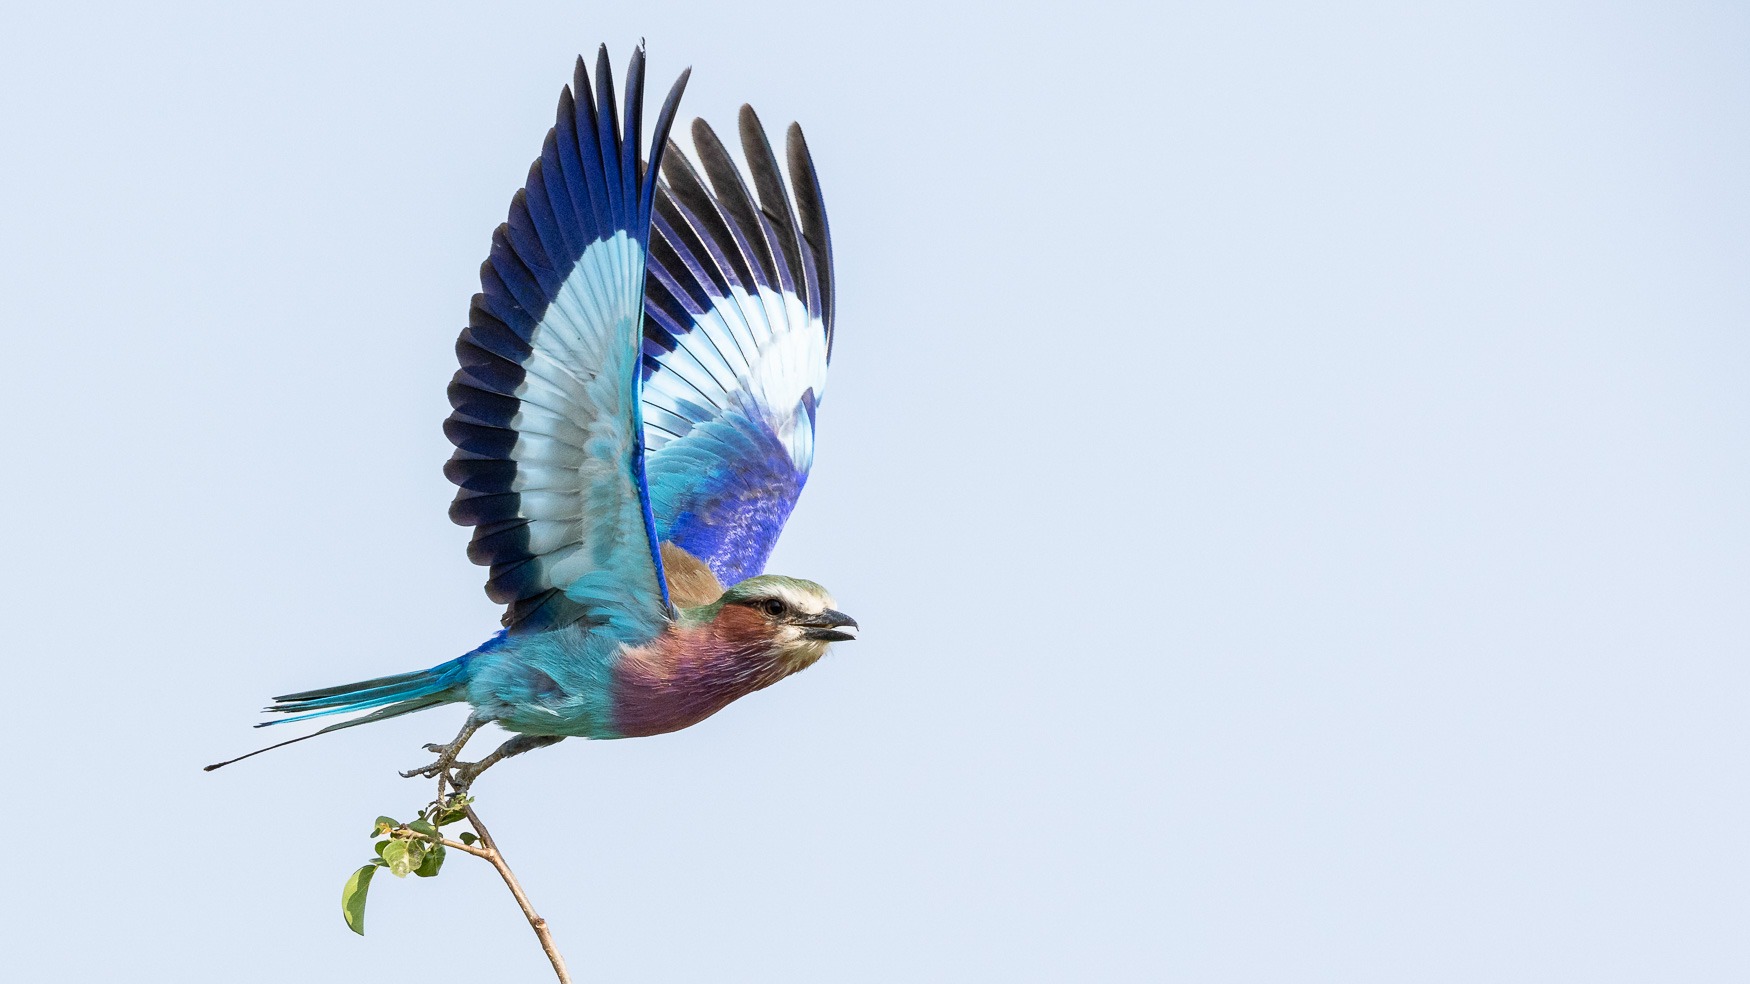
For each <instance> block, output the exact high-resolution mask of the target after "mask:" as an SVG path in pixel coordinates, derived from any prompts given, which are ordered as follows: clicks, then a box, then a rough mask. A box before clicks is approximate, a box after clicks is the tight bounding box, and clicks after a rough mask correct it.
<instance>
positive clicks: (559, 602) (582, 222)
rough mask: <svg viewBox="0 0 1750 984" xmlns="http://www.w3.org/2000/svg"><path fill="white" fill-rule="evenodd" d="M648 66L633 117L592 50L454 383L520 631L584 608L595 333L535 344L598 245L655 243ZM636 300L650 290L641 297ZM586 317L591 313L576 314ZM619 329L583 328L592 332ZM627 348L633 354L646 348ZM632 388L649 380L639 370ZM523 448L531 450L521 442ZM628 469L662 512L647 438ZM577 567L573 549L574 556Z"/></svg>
mask: <svg viewBox="0 0 1750 984" xmlns="http://www.w3.org/2000/svg"><path fill="white" fill-rule="evenodd" d="M644 71H645V65H644V53H643V50H642V49H638V50H636V51H634V52H633V55H632V59H631V63H630V65H629V66H628V70H627V80H626V94H625V126H624V127H622V126H621V125H620V118H619V105H620V104H619V102H618V100H617V99H616V97H615V92H614V82H613V76H612V70H611V66H610V64H609V62H608V55H607V49H606V47H605V46H603V47H602V48H601V49H600V51H599V52H598V54H597V58H596V70H595V74H594V78H593V79H592V78H591V77H590V74H589V72H588V71H587V69H586V68H585V63H584V60H583V59H582V58H579V59H578V60H577V64H576V67H575V69H574V71H573V76H572V85H571V86H569V87H567V88H566V89H565V90H564V91H563V92H561V94H560V97H559V103H558V112H557V116H556V119H555V122H554V125H553V128H552V129H551V130H549V131H548V133H547V135H546V138H545V139H544V140H543V141H542V144H541V153H540V156H539V157H538V158H536V160H535V161H534V162H533V164H532V165H531V166H530V168H529V172H528V177H527V179H526V181H525V183H524V186H523V188H522V189H520V190H518V191H517V192H516V194H515V195H514V196H513V198H512V200H511V204H510V208H509V211H508V215H507V218H506V221H505V222H504V223H503V224H502V225H500V226H499V227H498V229H497V230H495V231H494V233H493V235H492V246H491V250H490V252H489V255H488V257H487V260H486V262H485V263H484V264H482V266H481V270H480V282H481V292H480V293H479V294H477V295H475V297H474V300H473V303H472V304H471V305H470V310H469V317H468V326H467V327H466V328H465V329H464V330H463V331H462V333H461V336H460V337H459V338H458V339H457V342H456V356H457V361H458V363H459V364H460V369H459V370H458V371H457V372H456V374H455V377H454V378H453V379H452V380H451V382H450V387H449V397H450V405H451V407H452V409H453V412H452V414H451V415H450V418H449V420H447V421H446V422H445V425H444V432H445V433H446V434H447V435H448V436H449V438H450V440H451V442H452V443H453V444H454V445H455V446H456V452H455V454H454V455H453V456H452V457H451V459H450V461H449V463H448V465H446V467H445V469H444V471H445V474H446V475H447V476H448V477H449V478H450V480H451V481H453V482H455V483H456V485H457V486H458V490H457V494H456V498H455V501H454V502H453V503H452V505H451V508H450V515H451V518H452V519H454V520H455V521H456V522H457V523H461V524H464V525H471V526H474V527H475V533H474V538H473V541H472V542H471V543H470V546H469V557H470V558H471V559H472V560H474V561H475V562H476V563H480V564H484V565H488V566H489V567H490V568H491V571H490V575H489V577H488V580H487V594H488V595H489V596H491V597H492V598H493V599H494V600H497V601H500V602H502V603H504V604H506V605H508V606H509V608H508V610H507V612H506V613H505V624H506V625H507V626H509V627H511V628H512V629H513V630H515V631H519V632H521V631H538V630H542V629H548V628H555V627H558V626H561V625H565V624H568V623H569V622H571V621H575V620H576V619H578V618H580V617H582V616H583V615H584V613H585V609H584V608H583V607H581V606H580V605H578V604H576V603H574V602H572V601H570V600H569V599H567V598H566V597H565V596H564V589H565V588H566V584H562V583H555V581H554V577H553V575H554V566H555V565H557V564H559V563H560V562H561V561H562V560H564V559H565V558H567V557H572V556H576V552H577V551H578V550H579V549H588V547H587V545H585V544H582V543H581V542H575V541H570V542H568V541H567V539H566V538H565V537H563V536H560V535H559V534H558V533H556V531H557V530H559V529H562V528H564V527H565V526H566V523H567V522H568V521H570V520H573V519H576V518H578V517H580V516H581V515H582V514H583V513H584V511H585V508H584V506H583V498H584V495H585V490H583V489H582V488H581V487H580V482H581V481H582V479H581V477H580V472H579V468H580V467H581V465H582V464H583V463H584V462H585V461H586V460H587V459H588V458H589V457H590V455H592V454H593V453H595V452H592V451H591V445H590V441H589V439H588V437H587V435H586V430H585V427H584V426H583V424H584V421H582V420H580V419H578V418H577V414H578V413H579V412H580V409H581V410H587V409H588V408H580V405H579V404H578V403H577V401H578V400H580V399H583V398H584V397H583V396H582V391H581V390H580V389H579V387H580V386H582V385H583V380H584V379H586V378H587V376H585V375H583V374H584V373H585V372H587V371H590V370H587V369H586V367H583V366H575V365H567V364H566V360H567V359H569V358H572V357H573V356H572V355H571V353H572V352H574V351H575V350H576V348H577V346H578V345H581V344H583V342H582V340H581V339H578V340H571V339H568V338H567V337H564V336H562V335H561V336H553V335H546V336H543V337H545V338H546V339H547V341H545V342H542V343H541V345H544V346H545V347H546V349H547V350H546V351H545V352H542V351H536V348H537V345H536V332H537V328H538V326H540V325H542V324H543V319H544V318H545V317H546V316H547V313H548V309H549V306H550V305H551V304H552V303H553V302H554V300H555V299H556V298H557V297H558V296H559V295H560V293H561V291H562V289H563V288H564V285H565V283H566V281H567V278H569V277H571V275H572V273H573V271H574V270H575V269H576V268H577V264H578V262H579V260H580V259H581V258H582V257H583V256H584V254H585V252H586V251H587V250H589V249H590V248H591V247H592V246H593V245H594V244H596V243H600V242H602V241H604V240H609V239H611V238H612V237H613V236H614V235H615V234H616V233H619V232H623V233H625V234H627V235H628V236H629V237H630V238H631V239H632V240H633V241H634V242H635V243H638V244H643V243H646V242H647V241H648V236H649V214H650V208H649V204H648V203H649V202H650V201H651V200H652V199H653V197H654V195H655V177H656V173H655V172H654V171H652V170H651V169H649V168H647V167H645V166H644V164H643V162H642V161H641V160H640V141H641V134H640V132H639V130H640V126H641V123H642V112H643V88H644ZM686 79H687V75H686V74H683V75H682V76H681V77H680V79H679V80H677V81H676V83H675V85H674V87H673V88H672V89H671V90H670V92H669V94H668V97H667V99H666V100H665V101H664V103H663V106H662V108H661V111H660V112H659V114H658V117H657V124H656V130H655V132H654V135H653V139H652V142H651V145H650V155H651V158H652V159H653V160H654V161H657V162H658V164H657V166H658V167H660V160H661V154H662V151H663V148H665V147H666V146H667V144H668V130H669V128H670V127H671V126H672V124H673V121H674V114H675V111H676V108H677V106H678V103H679V100H680V94H681V91H682V89H683V88H684V85H685V83H686ZM607 255H609V256H612V257H618V255H619V254H617V253H610V254H607ZM592 262H593V261H592ZM631 262H635V261H634V260H628V259H624V258H618V259H613V260H612V265H613V266H614V269H612V270H609V271H604V272H599V273H597V274H595V275H592V276H591V277H589V279H588V282H587V283H585V284H583V286H582V288H581V289H582V291H583V296H584V297H585V298H586V299H587V300H586V301H585V303H586V304H593V305H595V306H597V307H598V308H601V309H602V310H604V311H612V310H614V309H615V303H616V302H615V299H614V298H613V297H604V296H602V291H604V290H605V291H608V292H609V293H610V294H611V293H613V291H615V290H616V289H617V288H616V286H615V285H616V284H617V283H620V282H624V280H625V278H626V277H628V276H629V275H630V274H631V273H632V272H633V270H632V269H628V268H627V267H628V265H629V263H631ZM604 278H605V279H604ZM633 292H634V294H635V293H636V287H635V286H634V287H633ZM630 303H632V304H634V305H635V304H637V303H638V300H637V298H636V296H634V297H632V298H631V301H630ZM579 316H582V317H590V316H591V315H589V313H588V312H584V314H582V315H577V314H568V315H564V317H566V318H570V319H572V320H575V318H576V317H579ZM608 327H609V326H605V325H585V326H583V327H581V328H577V326H575V325H573V326H572V328H576V330H582V331H606V330H608ZM567 330H570V329H567ZM625 358H626V360H628V361H633V360H635V359H636V353H635V352H628V353H627V354H626V357H625ZM632 371H633V372H634V373H635V372H636V370H635V369H634V370H632ZM633 386H634V392H636V381H634V382H633ZM636 411H637V404H636V401H634V403H633V405H632V407H631V409H630V411H626V410H625V409H624V408H623V409H622V410H621V411H620V412H631V413H632V414H633V421H632V422H631V424H630V425H629V426H631V428H632V429H633V431H634V433H636V429H637V427H636ZM519 447H523V448H524V450H523V451H521V452H518V451H517V449H518V448H519ZM529 448H533V449H534V450H532V451H531V450H529ZM517 458H521V459H522V460H516V459H517ZM630 467H631V469H632V474H631V476H630V480H631V482H632V484H633V486H634V488H635V489H636V493H637V495H638V497H639V501H640V507H641V508H642V509H643V511H644V512H645V513H646V515H647V516H648V512H649V507H648V504H647V498H648V496H647V492H646V491H645V489H644V488H643V481H644V477H643V454H642V450H641V448H634V453H633V455H632V461H631V462H630ZM652 522H653V521H651V520H649V519H648V518H647V519H646V520H645V523H644V525H645V526H646V530H645V531H644V532H645V534H646V538H647V539H648V540H649V553H650V557H651V563H652V564H654V565H655V566H656V570H657V571H658V577H657V581H658V583H657V585H656V586H655V590H657V591H658V592H660V590H661V584H660V570H661V567H660V559H659V557H658V554H657V549H656V540H655V537H654V531H653V530H651V529H650V527H651V526H652ZM578 567H579V565H578V564H577V563H575V562H574V563H572V564H571V565H570V567H569V568H567V569H568V570H572V571H576V570H577V569H578ZM664 603H665V604H666V602H664Z"/></svg>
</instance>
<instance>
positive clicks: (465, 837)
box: [457, 830, 480, 847]
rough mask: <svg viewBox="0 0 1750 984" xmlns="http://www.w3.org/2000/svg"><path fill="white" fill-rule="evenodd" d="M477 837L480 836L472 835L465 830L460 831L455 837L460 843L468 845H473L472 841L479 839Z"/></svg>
mask: <svg viewBox="0 0 1750 984" xmlns="http://www.w3.org/2000/svg"><path fill="white" fill-rule="evenodd" d="M479 839H480V838H478V837H476V836H474V835H473V834H471V833H469V832H467V831H466V830H464V831H462V833H461V835H460V836H459V837H458V838H457V840H460V841H461V842H462V843H464V844H466V845H468V846H469V847H473V846H474V842H475V841H477V840H479Z"/></svg>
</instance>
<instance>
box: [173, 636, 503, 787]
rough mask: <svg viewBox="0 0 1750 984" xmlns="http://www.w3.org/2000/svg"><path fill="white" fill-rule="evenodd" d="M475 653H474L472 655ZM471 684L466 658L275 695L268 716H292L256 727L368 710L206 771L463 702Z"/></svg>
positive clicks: (262, 723)
mask: <svg viewBox="0 0 1750 984" xmlns="http://www.w3.org/2000/svg"><path fill="white" fill-rule="evenodd" d="M469 655H470V656H471V655H473V654H472V653H470V654H469ZM467 682H468V656H459V657H457V658H455V659H452V660H450V661H449V662H447V663H439V664H438V665H436V666H434V667H432V668H431V669H429V670H419V671H418V672H415V673H400V674H396V675H395V676H386V677H378V678H376V679H375V680H363V681H360V682H359V683H347V684H342V685H340V686H338V687H323V688H322V689H320V690H306V691H303V692H302V693H296V694H286V695H285V696H283V697H275V698H274V699H273V704H271V705H270V706H268V707H267V708H266V710H267V712H268V713H270V714H289V715H291V717H285V718H280V719H279V720H277V721H263V722H261V723H260V724H258V725H256V727H257V728H265V727H267V726H268V725H273V724H290V723H291V722H293V721H308V720H310V719H311V718H318V717H327V716H328V715H330V714H345V713H347V712H349V711H370V713H369V714H366V715H364V716H362V717H356V718H353V719H352V720H350V721H340V722H338V723H335V724H331V725H329V726H328V727H326V728H323V729H322V730H320V731H313V732H311V733H309V734H307V735H300V736H298V737H296V738H293V739H291V740H289V741H282V742H280V743H278V744H276V745H269V746H267V747H266V748H258V749H256V750H255V751H253V752H250V753H249V754H248V755H239V756H237V757H236V758H234V759H226V760H225V761H223V762H215V763H213V764H212V765H209V766H207V767H206V770H205V771H207V772H211V771H213V770H214V769H217V768H219V767H220V766H222V765H230V764H231V763H232V762H241V761H243V760H244V759H246V758H249V757H251V756H254V755H260V754H261V753H262V752H271V751H273V750H274V749H276V748H283V747H285V746H287V745H291V744H295V743H297V742H300V741H303V740H304V739H306V738H314V737H316V736H317V735H325V734H327V733H328V732H330V731H339V730H341V729H343V728H351V727H355V726H357V725H360V724H370V723H371V722H372V721H383V720H387V719H388V718H392V717H400V716H401V715H403V714H411V713H413V712H414V711H423V710H425V709H426V708H428V707H437V706H438V705H439V704H450V703H454V702H456V701H459V700H462V699H463V688H464V686H465V685H466V684H467Z"/></svg>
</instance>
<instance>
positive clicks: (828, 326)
mask: <svg viewBox="0 0 1750 984" xmlns="http://www.w3.org/2000/svg"><path fill="white" fill-rule="evenodd" d="M740 123H741V127H740V129H741V144H742V151H743V154H744V156H745V157H746V159H747V165H748V171H749V173H750V174H751V175H752V177H753V184H754V193H753V194H749V192H748V189H747V186H746V184H745V183H744V182H743V180H742V176H741V172H740V170H739V169H738V168H737V167H736V164H735V162H734V160H733V159H732V158H731V157H730V155H729V152H728V151H727V150H725V149H724V147H723V144H722V142H721V141H719V140H718V139H717V135H716V134H715V133H713V132H712V130H711V128H710V127H709V126H707V125H706V124H705V122H704V121H703V120H695V121H694V122H693V143H694V146H695V148H696V149H697V151H698V154H699V161H700V164H701V165H702V166H703V168H704V171H705V175H706V178H708V179H709V182H710V184H709V186H707V184H706V181H705V180H703V179H701V178H700V176H699V173H698V172H697V171H696V170H694V168H693V166H692V165H691V164H690V163H689V162H688V161H687V158H686V155H685V154H684V153H683V152H682V151H681V150H680V148H678V147H675V146H673V145H671V146H670V147H669V152H668V156H667V157H666V158H665V159H664V160H663V164H662V178H663V182H662V186H661V188H660V189H659V191H658V194H657V198H656V215H655V218H654V220H653V222H654V230H653V232H652V235H651V241H650V266H649V272H648V276H647V279H646V284H645V311H646V314H647V315H648V317H647V318H646V320H645V324H644V377H645V384H644V436H645V442H646V444H647V445H648V447H649V449H650V459H649V477H650V502H651V508H652V511H653V518H654V519H655V522H656V532H657V537H658V539H659V540H663V541H666V542H671V543H673V544H675V545H676V546H679V547H681V548H683V549H684V550H686V551H687V552H688V553H691V554H692V555H693V556H695V557H698V558H699V559H700V560H702V561H704V562H705V563H706V565H708V566H709V567H710V568H711V570H712V572H713V573H715V574H716V575H717V577H718V580H720V581H722V582H723V583H724V584H734V583H736V582H737V581H740V580H742V579H744V578H747V577H751V576H753V575H755V574H758V573H760V571H762V570H764V569H765V565H766V558H767V557H768V556H769V555H770V554H771V552H772V546H773V545H774V544H775V543H776V542H777V540H778V534H779V533H780V532H781V531H782V530H783V528H784V521H785V520H787V519H788V518H789V516H790V510H791V509H792V508H794V507H795V505H796V499H797V497H798V496H800V495H801V494H802V486H803V483H805V482H806V481H807V479H808V470H809V467H810V466H811V465H812V464H813V462H814V426H815V415H816V412H817V410H818V409H819V407H820V401H821V396H822V394H823V391H824V389H825V386H826V367H827V361H828V359H829V357H830V355H831V352H832V325H833V279H832V245H831V237H830V236H829V234H828V230H827V223H826V210H825V207H824V206H823V204H822V202H821V197H820V183H819V181H818V180H817V179H816V176H815V172H814V162H813V160H812V159H811V158H810V157H809V154H808V146H807V144H806V143H805V142H804V141H803V138H802V130H801V128H800V127H798V126H796V125H794V124H792V125H791V127H790V131H789V134H788V140H787V147H786V156H787V158H788V161H787V163H788V165H789V172H790V188H789V189H786V188H785V184H784V179H783V176H782V172H781V171H780V170H779V167H778V163H777V160H776V159H775V157H774V155H773V153H772V148H771V145H770V144H769V143H768V142H767V140H766V135H765V130H764V129H763V128H762V127H761V126H760V121H759V118H758V117H757V116H755V115H754V112H753V109H752V108H750V107H747V106H743V107H742V108H741V120H740ZM756 196H757V197H756Z"/></svg>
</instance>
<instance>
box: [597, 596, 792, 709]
mask: <svg viewBox="0 0 1750 984" xmlns="http://www.w3.org/2000/svg"><path fill="white" fill-rule="evenodd" d="M706 615H709V616H710V617H708V618H707V617H705V616H706ZM812 662H813V659H806V658H804V659H803V660H800V661H799V660H797V659H796V658H794V657H793V656H791V655H788V654H785V653H784V652H782V651H781V650H779V649H777V648H775V647H774V646H773V645H772V640H771V636H770V633H769V631H767V630H766V628H765V626H764V625H763V624H762V623H761V622H760V618H759V616H758V615H757V614H756V613H754V612H751V611H749V610H747V609H743V608H737V607H734V606H727V607H725V608H723V609H720V610H717V611H712V612H705V611H700V612H688V613H685V614H684V615H683V617H682V619H681V620H680V621H679V622H677V623H676V624H675V625H674V626H673V627H672V628H670V629H669V631H667V632H665V633H663V634H662V635H661V636H660V637H658V638H657V639H656V640H655V641H654V642H652V643H651V644H650V645H648V646H644V647H641V648H639V649H636V650H629V651H626V652H625V653H623V654H622V656H621V659H620V663H619V666H618V668H617V671H616V673H615V676H616V695H615V716H616V718H617V725H616V730H618V731H619V732H620V733H621V734H623V735H626V736H628V737H630V736H634V735H651V734H662V733H664V732H668V731H676V730H679V729H681V728H685V727H689V726H691V725H693V724H696V723H698V722H699V721H702V720H704V719H705V718H707V717H710V716H711V715H712V714H715V713H717V712H718V711H720V710H722V709H723V708H724V707H726V706H728V705H729V704H730V703H732V702H733V701H736V700H739V699H740V698H742V697H745V696H747V695H748V694H751V693H753V692H754V691H756V690H763V689H765V688H766V687H769V686H771V685H772V684H774V683H777V682H778V681H779V680H782V679H783V678H785V677H787V676H789V675H790V674H792V673H795V672H796V671H797V670H800V669H802V668H803V667H804V666H806V665H808V664H809V663H812Z"/></svg>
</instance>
